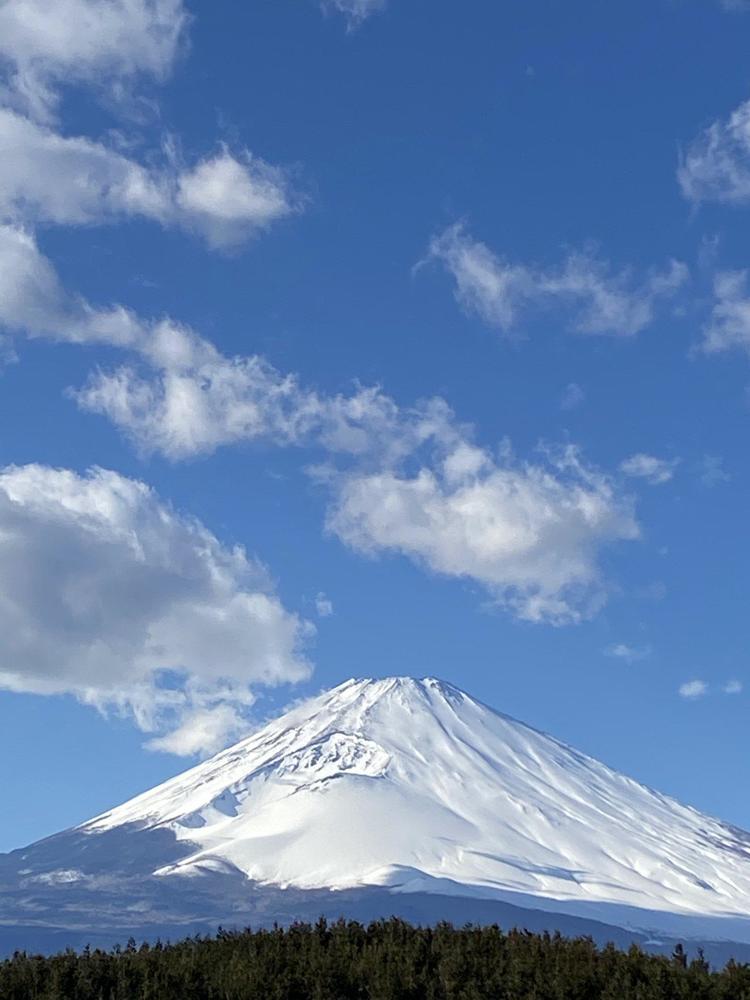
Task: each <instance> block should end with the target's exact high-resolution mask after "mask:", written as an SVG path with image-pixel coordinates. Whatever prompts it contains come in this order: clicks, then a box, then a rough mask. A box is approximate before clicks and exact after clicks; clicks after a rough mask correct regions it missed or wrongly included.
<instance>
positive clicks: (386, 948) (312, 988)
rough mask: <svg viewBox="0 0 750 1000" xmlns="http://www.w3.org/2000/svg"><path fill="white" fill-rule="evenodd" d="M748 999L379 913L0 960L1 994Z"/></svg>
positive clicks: (745, 972)
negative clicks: (368, 920)
mask: <svg viewBox="0 0 750 1000" xmlns="http://www.w3.org/2000/svg"><path fill="white" fill-rule="evenodd" d="M350 998H351V1000H750V966H748V965H738V964H736V963H733V962H730V963H729V965H727V967H726V968H725V969H723V970H722V971H714V972H712V971H711V969H710V968H709V965H708V963H707V962H706V961H705V959H704V958H703V956H702V955H699V956H698V958H696V959H695V960H693V961H692V962H691V961H689V960H688V958H687V956H686V954H685V952H684V951H683V949H682V948H679V947H678V948H677V949H675V952H674V954H673V956H672V957H664V956H657V955H649V954H647V953H645V952H643V951H641V950H640V949H639V948H637V947H635V946H633V947H632V948H631V949H630V950H629V951H628V952H623V951H618V950H617V949H616V948H614V947H613V946H612V945H608V946H607V947H606V948H597V947H596V945H595V944H594V943H593V942H592V941H591V940H589V939H588V938H578V939H574V940H573V939H566V938H563V937H560V936H559V935H549V934H544V935H538V934H530V933H528V932H527V931H511V932H509V933H503V932H502V931H501V930H500V929H499V928H497V927H471V926H469V927H465V928H463V929H461V930H458V929H456V928H454V927H452V926H451V925H450V924H439V925H438V926H437V927H432V928H430V927H424V928H422V927H419V928H417V927H411V926H410V925H409V924H407V923H405V922H404V921H402V920H396V919H392V920H381V921H378V922H376V923H372V924H370V925H369V926H368V927H365V926H363V925H362V924H358V923H356V922H345V921H343V920H342V921H339V922H338V923H335V924H328V923H326V921H325V920H320V921H318V923H317V924H315V925H314V926H310V925H309V924H296V925H293V926H292V927H289V928H274V929H273V930H260V931H255V932H252V931H242V932H239V931H238V932H228V931H222V930H220V931H219V933H218V934H217V935H216V937H215V938H190V939H188V940H186V941H183V942H181V943H179V944H170V945H162V944H159V943H157V944H156V945H147V944H144V945H142V946H141V947H140V948H139V947H137V946H136V944H135V942H134V941H132V940H131V941H129V942H128V944H127V946H126V947H125V948H124V949H121V948H116V949H114V950H113V951H111V952H104V951H98V950H97V951H91V950H90V949H88V948H87V949H85V950H84V951H83V952H82V953H81V954H76V953H75V952H73V951H66V952H63V953H61V954H59V955H55V956H53V957H51V958H43V957H40V956H32V955H27V954H25V953H20V952H19V953H16V954H15V955H14V956H13V958H11V959H8V960H6V961H5V962H2V963H0V1000H350Z"/></svg>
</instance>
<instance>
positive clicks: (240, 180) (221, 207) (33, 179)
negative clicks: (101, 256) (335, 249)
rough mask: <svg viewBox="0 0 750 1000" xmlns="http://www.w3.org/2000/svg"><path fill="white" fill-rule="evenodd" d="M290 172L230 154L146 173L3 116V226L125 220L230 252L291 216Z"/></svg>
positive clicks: (82, 141) (98, 149)
mask: <svg viewBox="0 0 750 1000" xmlns="http://www.w3.org/2000/svg"><path fill="white" fill-rule="evenodd" d="M300 204H301V202H300V199H299V198H298V197H297V196H296V195H295V194H294V193H293V192H292V190H291V187H290V184H289V182H288V179H287V177H286V175H285V174H284V172H283V171H282V170H280V169H279V168H276V167H271V166H269V165H268V164H266V163H264V162H263V161H262V160H260V159H258V158H254V157H253V156H252V155H251V154H250V153H249V152H247V151H244V152H243V153H241V154H239V155H238V156H234V155H233V154H232V153H230V151H229V150H228V149H226V148H221V149H220V150H219V151H218V152H217V153H216V154H214V155H213V156H211V157H208V158H206V159H204V160H202V161H201V162H199V163H198V164H196V165H194V166H192V167H187V166H184V165H180V164H179V163H176V162H174V158H169V159H168V160H167V161H165V162H164V163H163V164H162V166H161V167H155V166H151V167H148V168H147V167H144V166H142V165H141V164H140V163H138V162H136V161H135V160H133V159H130V158H128V157H127V156H124V155H123V154H122V153H120V152H119V151H118V150H116V149H114V148H112V147H110V146H107V145H105V144H103V143H101V142H94V141H92V140H91V139H87V138H82V137H66V136H63V135H61V134H59V133H58V132H56V131H54V130H52V129H50V128H48V127H47V126H46V125H42V124H39V123H37V122H34V121H31V120H30V119H28V118H24V117H23V116H21V115H19V114H17V113H15V112H13V111H11V110H9V109H7V108H5V109H3V108H0V221H5V222H6V223H9V222H10V223H16V224H37V223H54V224H58V225H91V224H95V223H107V222H114V221H117V220H118V219H122V218H124V217H133V216H135V217H142V218H146V219H151V220H153V221H155V222H158V223H160V224H161V225H163V226H180V227H182V228H184V229H188V230H190V231H193V232H196V233H197V234H199V235H200V236H201V237H203V238H204V239H205V240H206V241H207V242H208V243H209V245H211V246H213V247H231V246H234V245H236V244H238V243H240V242H242V241H243V240H245V239H247V238H248V237H250V236H252V235H253V234H254V233H256V232H259V231H261V230H263V229H265V228H267V227H268V226H269V225H270V224H271V223H273V222H275V221H276V220H278V219H281V218H283V217H284V216H287V215H289V214H291V213H292V212H295V211H297V210H298V209H299V207H300Z"/></svg>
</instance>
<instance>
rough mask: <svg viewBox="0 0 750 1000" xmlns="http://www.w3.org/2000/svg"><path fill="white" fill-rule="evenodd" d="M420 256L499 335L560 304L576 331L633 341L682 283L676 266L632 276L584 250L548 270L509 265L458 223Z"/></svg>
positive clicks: (683, 271) (679, 267)
mask: <svg viewBox="0 0 750 1000" xmlns="http://www.w3.org/2000/svg"><path fill="white" fill-rule="evenodd" d="M428 259H430V260H436V261H439V262H440V263H441V264H442V265H443V266H444V267H445V268H446V270H447V271H448V272H449V273H450V274H451V275H452V277H453V279H454V281H455V294H456V298H457V300H458V302H459V303H460V304H461V305H462V306H463V307H464V308H465V309H466V310H467V311H468V312H471V313H475V314H476V315H478V316H479V317H480V319H482V320H483V321H484V322H485V323H487V324H489V325H490V326H494V327H497V328H498V329H500V330H502V331H503V332H504V333H511V332H513V331H514V330H516V329H517V328H518V327H519V325H520V323H521V319H522V317H523V316H524V315H525V314H527V313H528V312H530V311H531V310H533V309H535V308H536V309H551V308H555V309H559V308H560V307H563V308H565V309H566V310H567V311H568V316H569V323H570V325H571V327H572V328H573V329H574V330H575V331H577V332H578V333H584V334H602V335H610V336H633V335H634V334H636V333H639V332H640V331H641V330H643V329H645V328H646V327H647V326H649V325H650V324H651V323H652V321H653V319H654V311H655V307H656V304H657V303H658V301H659V300H664V299H670V298H672V297H673V296H674V295H675V294H676V293H677V291H678V290H679V289H680V288H681V287H682V286H683V285H684V284H685V282H686V281H687V279H688V270H687V267H686V266H685V265H684V264H682V263H679V262H678V261H674V260H673V261H670V262H669V263H668V265H667V267H666V269H665V270H664V271H662V272H652V273H650V274H647V275H646V276H644V277H642V278H640V279H638V278H636V277H635V275H634V274H633V272H632V270H630V269H628V268H625V269H621V270H619V271H617V270H613V269H612V267H611V266H610V265H609V264H608V263H607V262H606V261H603V260H601V259H599V258H598V257H597V256H595V255H594V254H593V253H591V252H589V251H579V252H575V253H569V254H568V255H567V256H566V257H565V258H564V260H563V262H562V263H561V264H560V265H559V266H557V267H553V268H542V267H539V266H537V265H529V264H523V263H517V262H514V261H510V260H508V259H504V258H502V257H499V256H497V255H496V254H495V253H494V252H493V251H492V250H490V248H489V247H488V246H486V245H485V244H484V243H481V242H479V241H478V240H475V239H473V238H472V237H471V236H470V235H469V234H468V233H467V232H466V229H465V228H464V226H463V225H461V224H457V225H453V226H450V227H449V228H448V229H446V230H445V232H443V233H441V234H440V235H439V236H436V237H435V238H434V239H433V240H432V242H431V243H430V248H429V255H428Z"/></svg>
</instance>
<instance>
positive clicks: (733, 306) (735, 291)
mask: <svg viewBox="0 0 750 1000" xmlns="http://www.w3.org/2000/svg"><path fill="white" fill-rule="evenodd" d="M747 276H748V273H747V271H720V272H719V273H718V274H717V275H716V276H715V277H714V296H715V302H714V306H713V309H712V311H711V319H710V322H709V323H708V325H707V326H706V327H705V329H704V331H703V349H704V350H705V351H707V352H708V353H709V354H714V353H717V352H719V351H729V350H734V349H739V350H743V351H747V352H748V353H750V296H749V295H748V288H747Z"/></svg>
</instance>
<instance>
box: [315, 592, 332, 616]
mask: <svg viewBox="0 0 750 1000" xmlns="http://www.w3.org/2000/svg"><path fill="white" fill-rule="evenodd" d="M315 610H316V611H317V612H318V617H319V618H330V617H331V615H332V614H333V601H332V600H331V599H330V598H328V597H326V595H325V594H323V593H320V594H318V596H317V597H316V598H315Z"/></svg>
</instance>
